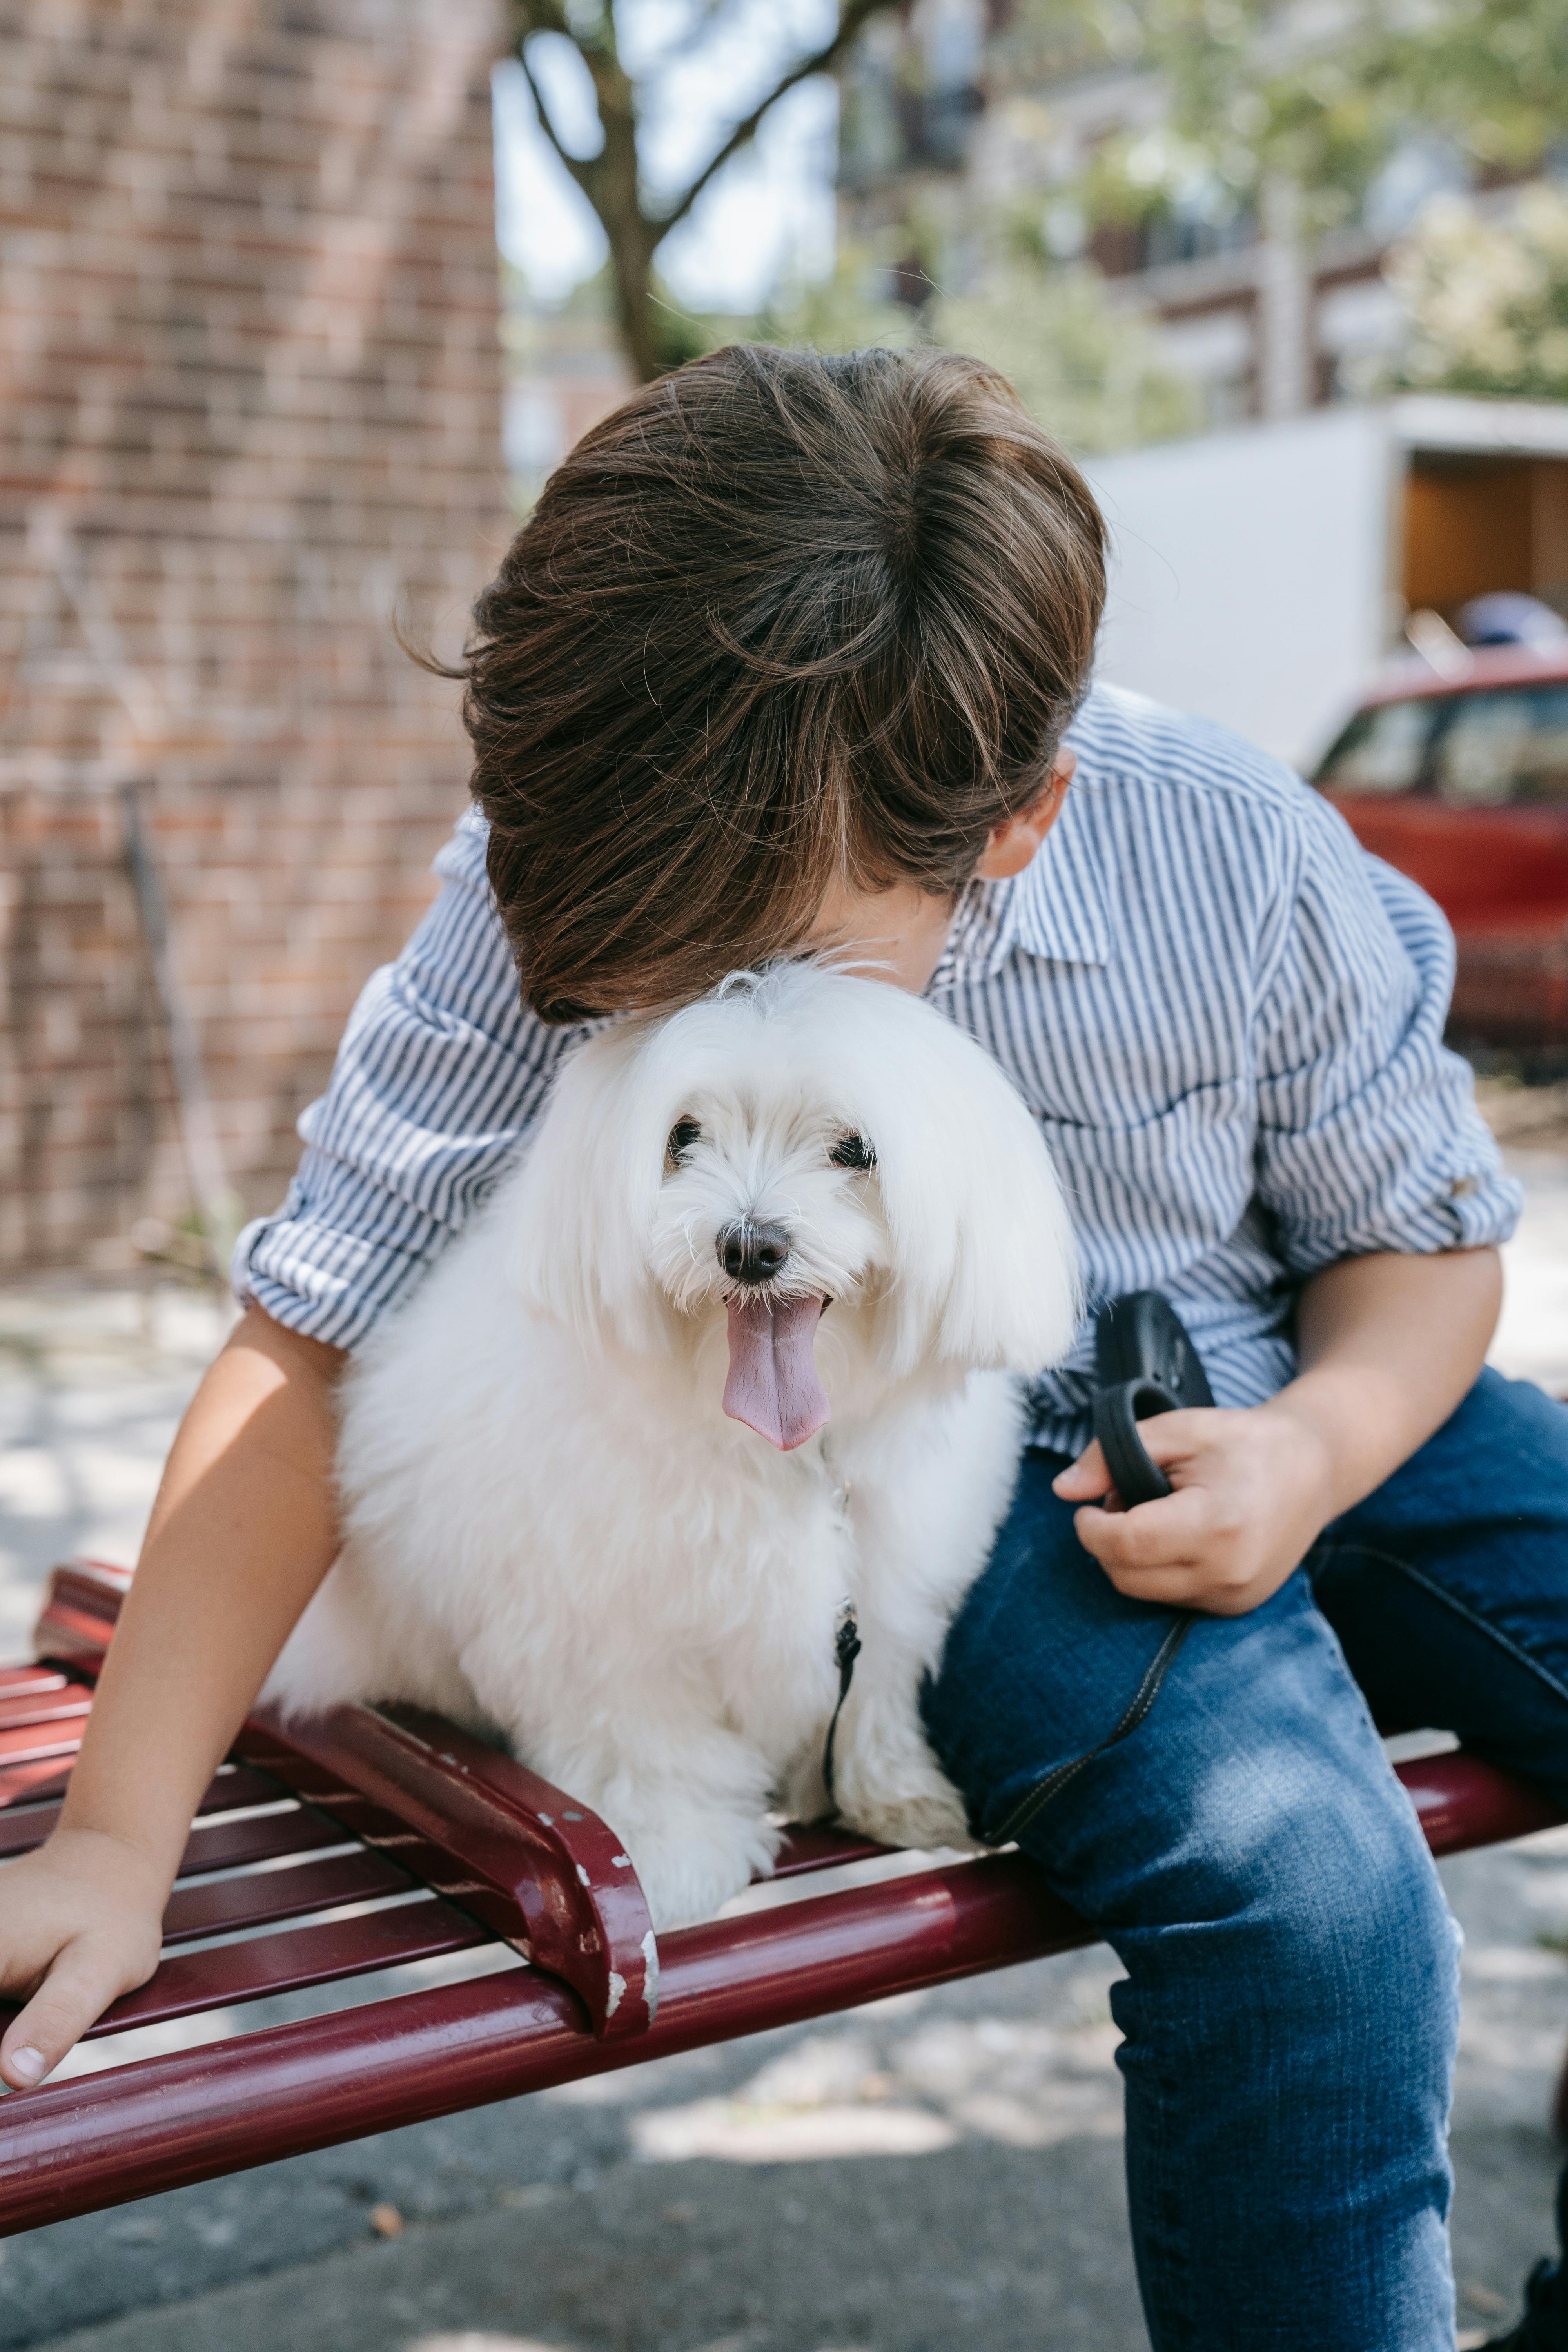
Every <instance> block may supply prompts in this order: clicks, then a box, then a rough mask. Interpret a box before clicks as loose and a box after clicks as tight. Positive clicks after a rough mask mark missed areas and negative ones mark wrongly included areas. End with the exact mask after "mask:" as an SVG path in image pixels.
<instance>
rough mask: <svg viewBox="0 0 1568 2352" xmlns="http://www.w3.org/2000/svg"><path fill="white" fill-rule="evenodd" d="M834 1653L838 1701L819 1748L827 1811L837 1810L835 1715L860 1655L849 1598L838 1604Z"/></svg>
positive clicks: (853, 1605) (857, 1635) (856, 1622)
mask: <svg viewBox="0 0 1568 2352" xmlns="http://www.w3.org/2000/svg"><path fill="white" fill-rule="evenodd" d="M833 1654H834V1656H835V1657H836V1658H837V1661H838V1704H837V1706H836V1707H835V1708H834V1710H833V1720H832V1722H831V1723H830V1724H829V1725H828V1727H827V1738H826V1741H825V1742H824V1745H823V1749H822V1784H823V1786H824V1788H825V1789H826V1790H827V1810H828V1811H829V1812H830V1813H836V1812H837V1811H838V1801H837V1798H836V1797H835V1795H834V1793H833V1741H834V1738H835V1736H836V1734H837V1729H838V1718H839V1717H840V1716H841V1715H842V1714H843V1712H844V1702H845V1700H846V1699H847V1697H848V1696H849V1685H850V1684H851V1683H852V1682H853V1680H854V1679H855V1661H856V1659H857V1658H858V1656H859V1654H860V1626H859V1622H858V1619H857V1617H856V1615H855V1603H854V1602H853V1601H843V1602H842V1603H841V1604H840V1606H839V1611H838V1622H837V1627H836V1628H835V1630H834V1635H833Z"/></svg>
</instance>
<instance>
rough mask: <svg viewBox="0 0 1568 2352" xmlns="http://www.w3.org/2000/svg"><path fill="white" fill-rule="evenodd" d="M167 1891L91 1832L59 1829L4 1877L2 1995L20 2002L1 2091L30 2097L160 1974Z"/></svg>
mask: <svg viewBox="0 0 1568 2352" xmlns="http://www.w3.org/2000/svg"><path fill="white" fill-rule="evenodd" d="M167 1894H168V1887H167V1885H166V1883H165V1881H164V1878H163V1874H162V1873H161V1872H160V1871H159V1869H158V1867H157V1865H156V1864H154V1863H153V1861H152V1860H151V1858H150V1857H149V1856H148V1855H147V1854H145V1853H141V1852H139V1851H138V1850H137V1849H136V1848H135V1847H133V1846H130V1845H127V1844H125V1843H123V1841H122V1840H121V1839H120V1838H115V1837H106V1836H103V1835H101V1834H100V1832H97V1831H94V1830H57V1831H56V1832H55V1834H54V1836H53V1837H52V1838H50V1840H49V1842H48V1843H47V1845H44V1846H40V1847H39V1849H38V1851H37V1853H29V1854H24V1855H23V1856H22V1857H21V1859H20V1860H19V1861H16V1862H12V1863H7V1864H6V1865H5V1869H4V1870H3V1871H0V1996H3V1997H5V1998H6V1999H8V2000H25V2001H26V2008H25V2009H24V2010H23V2011H22V2013H21V2015H20V2016H19V2017H16V2018H14V2019H13V2020H12V2021H11V2023H10V2024H9V2025H8V2026H7V2027H6V2029H5V2035H4V2037H3V2038H0V2082H4V2083H5V2084H6V2085H7V2086H8V2087H9V2088H10V2089H11V2090H14V2091H26V2090H31V2089H32V2087H33V2085H34V2084H36V2083H41V2082H42V2081H43V2079H44V2077H45V2075H46V2074H48V2073H49V2072H50V2070H51V2069H52V2068H54V2067H56V2066H58V2064H59V2063H60V2060H61V2059H62V2058H63V2057H64V2056H65V2054H66V2053H67V2052H68V2050H69V2049H70V2048H71V2047H72V2046H73V2044H74V2043H76V2042H79V2040H80V2039H81V2036H82V2034H83V2033H84V2032H86V2031H87V2028H88V2027H89V2025H90V2024H91V2023H92V2022H93V2021H94V2019H95V2018H97V2017H99V2016H100V2014H101V2013H102V2011H104V2010H106V2009H107V2008H108V2006H109V2004H110V2001H111V2000H114V1999H116V1997H117V1996H118V1995H119V1994H121V1993H122V1992H129V1991H131V1990H132V1987H134V1986H136V1985H139V1984H145V1983H146V1981H147V1979H148V1978H149V1977H150V1976H151V1975H152V1973H153V1969H155V1968H156V1967H157V1965H158V1950H159V1946H160V1944H161V1942H162V1940H163V1904H164V1901H165V1899H166V1896H167Z"/></svg>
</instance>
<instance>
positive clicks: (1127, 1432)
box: [1094, 1290, 1214, 1511]
mask: <svg viewBox="0 0 1568 2352" xmlns="http://www.w3.org/2000/svg"><path fill="white" fill-rule="evenodd" d="M1094 1363H1095V1372H1096V1375H1097V1377H1098V1379H1099V1382H1100V1385H1099V1387H1098V1388H1097V1389H1096V1391H1095V1394H1094V1433H1095V1435H1096V1437H1098V1438H1099V1440H1100V1451H1101V1453H1102V1454H1104V1456H1105V1462H1106V1467H1107V1468H1108V1469H1109V1471H1110V1481H1111V1484H1112V1486H1114V1487H1115V1489H1116V1491H1117V1494H1118V1495H1119V1496H1121V1506H1122V1508H1123V1509H1124V1510H1128V1511H1131V1510H1135V1509H1136V1508H1137V1507H1138V1505H1139V1504H1140V1503H1157V1502H1159V1501H1160V1500H1161V1499H1162V1497H1163V1496H1166V1495H1168V1494H1169V1493H1170V1492H1171V1482H1170V1480H1169V1479H1168V1478H1167V1477H1166V1475H1165V1474H1164V1472H1163V1470H1162V1469H1161V1468H1160V1466H1159V1465H1158V1463H1156V1462H1154V1461H1153V1460H1152V1459H1151V1457H1150V1454H1149V1449H1148V1447H1147V1446H1146V1445H1145V1444H1144V1443H1143V1440H1142V1438H1141V1437H1140V1436H1139V1434H1138V1423H1140V1422H1141V1421H1150V1420H1152V1418H1153V1416H1154V1415H1155V1414H1156V1413H1159V1412H1180V1411H1181V1410H1182V1409H1183V1408H1184V1406H1190V1405H1212V1404H1213V1402H1214V1393H1213V1391H1212V1390H1211V1389H1210V1387H1209V1384H1208V1381H1207V1380H1206V1379H1205V1375H1204V1368H1203V1366H1202V1364H1200V1363H1199V1361H1198V1357H1197V1350H1196V1349H1195V1348H1194V1346H1193V1343H1192V1341H1191V1340H1190V1339H1188V1337H1187V1334H1186V1329H1185V1327H1184V1324H1183V1323H1182V1320H1181V1318H1180V1317H1179V1316H1178V1315H1177V1313H1176V1311H1175V1308H1174V1307H1173V1306H1172V1305H1171V1302H1170V1300H1169V1299H1168V1298H1167V1297H1165V1295H1164V1293H1163V1291H1160V1290H1130V1291H1127V1292H1126V1293H1124V1294H1123V1296H1122V1297H1120V1298H1113V1299H1111V1300H1110V1304H1109V1305H1108V1306H1105V1307H1101V1308H1100V1313H1099V1315H1098V1316H1097V1317H1096V1318H1095V1326H1094Z"/></svg>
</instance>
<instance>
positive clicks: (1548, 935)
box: [1312, 646, 1568, 1047]
mask: <svg viewBox="0 0 1568 2352" xmlns="http://www.w3.org/2000/svg"><path fill="white" fill-rule="evenodd" d="M1312 781H1313V782H1314V783H1315V784H1316V785H1317V786H1318V788H1319V790H1320V791H1321V792H1322V793H1326V794H1327V796H1328V798H1329V799H1330V800H1331V801H1332V802H1333V803H1334V805H1335V807H1336V808H1339V809H1342V811H1343V812H1344V814H1345V816H1346V817H1347V818H1348V819H1349V821H1350V824H1352V827H1353V829H1354V831H1355V834H1356V836H1357V838H1358V839H1359V840H1360V841H1361V842H1362V843H1363V845H1364V846H1365V847H1366V848H1368V849H1370V850H1373V852H1374V853H1375V854H1376V855H1377V856H1379V857H1385V858H1386V859H1387V860H1388V862H1389V864H1390V865H1391V866H1398V867H1399V868H1400V870H1401V871H1402V872H1403V873H1405V874H1408V875H1410V876H1411V877H1413V879H1414V880H1415V881H1417V882H1419V883H1420V885H1421V887H1422V888H1423V889H1424V890H1426V891H1428V892H1429V893H1430V894H1431V896H1432V897H1433V898H1436V901H1437V904H1438V905H1439V906H1440V907H1441V908H1442V909H1443V911H1444V913H1445V914H1446V915H1447V918H1448V920H1449V921H1450V922H1451V923H1452V925H1453V926H1454V935H1455V938H1456V940H1458V950H1459V968H1458V979H1457V981H1456V982H1455V988H1454V1011H1453V1019H1452V1024H1451V1026H1452V1029H1453V1033H1454V1034H1455V1035H1456V1036H1457V1037H1459V1038H1463V1039H1465V1040H1466V1041H1467V1042H1474V1043H1477V1044H1486V1045H1518V1046H1534V1047H1541V1046H1548V1047H1563V1046H1565V1045H1568V653H1561V652H1555V651H1554V652H1552V653H1551V654H1545V653H1540V652H1527V651H1525V650H1524V649H1523V648H1522V647H1520V646H1507V647H1500V648H1497V649H1496V650H1490V649H1489V650H1485V651H1479V652H1476V653H1472V654H1470V655H1469V656H1467V657H1466V659H1465V661H1464V666H1463V668H1462V669H1460V670H1459V671H1458V673H1457V674H1456V675H1455V676H1453V677H1439V676H1438V675H1437V674H1436V672H1435V671H1432V670H1429V669H1426V667H1424V666H1423V667H1421V668H1419V669H1417V668H1416V667H1415V665H1414V664H1413V665H1412V668H1411V672H1410V674H1408V675H1406V674H1405V673H1403V672H1400V673H1396V674H1394V675H1393V676H1391V677H1389V678H1388V679H1386V680H1384V681H1381V682H1380V683H1379V684H1378V686H1377V687H1375V688H1373V690H1372V691H1371V692H1370V693H1369V694H1368V696H1367V698H1366V700H1365V701H1364V702H1363V705H1362V707H1361V709H1359V710H1358V711H1357V713H1356V715H1355V717H1354V718H1353V719H1352V720H1351V722H1350V725H1349V726H1348V727H1347V728H1346V729H1345V730H1344V731H1343V733H1342V735H1341V736H1340V737H1339V739H1338V740H1337V741H1336V742H1335V743H1334V745H1333V746H1332V748H1331V751H1329V753H1328V754H1327V756H1326V758H1325V759H1324V760H1323V761H1322V762H1321V766H1320V767H1319V769H1318V771H1317V773H1316V775H1315V776H1314V777H1313V779H1312Z"/></svg>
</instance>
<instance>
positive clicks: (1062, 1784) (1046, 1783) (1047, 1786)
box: [985, 1609, 1194, 1845]
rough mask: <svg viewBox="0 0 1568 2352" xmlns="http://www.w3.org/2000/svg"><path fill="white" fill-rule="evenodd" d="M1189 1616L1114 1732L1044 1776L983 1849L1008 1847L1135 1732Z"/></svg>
mask: <svg viewBox="0 0 1568 2352" xmlns="http://www.w3.org/2000/svg"><path fill="white" fill-rule="evenodd" d="M1193 1616H1194V1612H1193V1611H1192V1610H1190V1609H1184V1610H1183V1611H1182V1612H1181V1613H1180V1615H1179V1616H1178V1617H1177V1619H1176V1621H1175V1622H1174V1624H1173V1626H1172V1627H1171V1630H1170V1632H1169V1633H1167V1634H1166V1636H1165V1638H1164V1640H1163V1642H1162V1643H1161V1644H1160V1646H1159V1648H1158V1649H1157V1650H1156V1651H1155V1653H1154V1655H1153V1657H1152V1660H1151V1662H1150V1665H1149V1670H1148V1672H1147V1673H1146V1674H1145V1675H1144V1677H1143V1679H1142V1682H1141V1683H1140V1684H1139V1685H1138V1687H1137V1689H1136V1690H1135V1691H1134V1692H1133V1694H1132V1704H1131V1706H1129V1708H1128V1709H1127V1712H1126V1713H1125V1715H1123V1717H1121V1722H1120V1723H1119V1724H1118V1725H1117V1727H1116V1728H1115V1730H1114V1731H1108V1732H1107V1733H1106V1735H1105V1738H1103V1739H1101V1740H1098V1741H1097V1742H1096V1743H1095V1745H1094V1746H1093V1747H1092V1748H1086V1749H1085V1750H1084V1752H1083V1754H1082V1755H1081V1756H1075V1757H1074V1758H1073V1759H1072V1760H1071V1762H1070V1763H1068V1764H1058V1766H1057V1769H1056V1770H1055V1771H1054V1772H1048V1773H1047V1775H1046V1778H1045V1779H1044V1780H1041V1781H1039V1782H1038V1783H1037V1786H1036V1787H1034V1788H1033V1789H1031V1790H1030V1791H1029V1793H1028V1795H1027V1796H1026V1798H1025V1799H1024V1801H1023V1803H1022V1804H1021V1805H1016V1806H1015V1807H1014V1809H1013V1811H1011V1812H1010V1813H1009V1814H1008V1816H1007V1818H1006V1820H1005V1822H1003V1824H1002V1826H1001V1828H1000V1829H998V1830H995V1831H994V1832H992V1833H991V1835H990V1836H988V1837H987V1839H986V1841H985V1843H986V1844H987V1845H1011V1843H1012V1842H1013V1840H1014V1839H1015V1838H1016V1837H1017V1836H1019V1835H1020V1834H1021V1832H1023V1831H1025V1830H1026V1829H1027V1828H1028V1826H1029V1823H1030V1822H1032V1821H1033V1820H1034V1818H1035V1816H1036V1814H1037V1813H1043V1812H1044V1811H1045V1810H1046V1807H1047V1805H1048V1804H1049V1803H1050V1801H1051V1800H1052V1798H1053V1797H1059V1796H1060V1794H1061V1792H1062V1790H1064V1789H1065V1788H1066V1787H1067V1785H1068V1781H1069V1780H1077V1778H1078V1776H1079V1773H1080V1772H1082V1771H1084V1770H1085V1769H1087V1768H1088V1766H1089V1765H1090V1764H1092V1763H1093V1762H1094V1759H1095V1758H1096V1757H1097V1756H1103V1755H1104V1753H1105V1751H1106V1749H1107V1748H1114V1747H1115V1746H1116V1744H1117V1742H1118V1740H1121V1739H1125V1738H1127V1737H1128V1735H1129V1734H1130V1733H1131V1732H1134V1731H1136V1730H1137V1728H1138V1727H1139V1725H1140V1724H1141V1723H1142V1720H1143V1718H1144V1717H1145V1716H1146V1715H1147V1714H1148V1712H1149V1709H1150V1708H1151V1707H1152V1706H1153V1704H1154V1701H1155V1700H1156V1699H1157V1698H1158V1697H1159V1696H1160V1689H1161V1685H1162V1684H1163V1682H1164V1679H1165V1676H1166V1675H1168V1674H1169V1673H1170V1671H1171V1668H1172V1666H1173V1664H1175V1658H1176V1653H1177V1651H1178V1650H1179V1649H1180V1648H1181V1646H1182V1643H1184V1641H1185V1640H1186V1638H1187V1635H1188V1634H1189V1633H1191V1632H1192V1630H1193Z"/></svg>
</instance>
